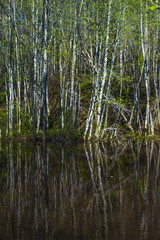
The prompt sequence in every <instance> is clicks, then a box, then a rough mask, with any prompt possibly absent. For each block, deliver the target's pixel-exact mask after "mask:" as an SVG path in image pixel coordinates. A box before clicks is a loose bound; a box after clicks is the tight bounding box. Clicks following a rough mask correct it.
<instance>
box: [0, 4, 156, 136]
mask: <svg viewBox="0 0 160 240" xmlns="http://www.w3.org/2000/svg"><path fill="white" fill-rule="evenodd" d="M159 44H160V1H159V0H155V1H152V0H123V1H122V0H105V1H104V0H65V1H64V0H6V1H3V0H0V69H1V71H0V135H1V136H2V137H13V136H36V135H41V136H44V137H46V136H53V137H54V136H58V135H59V136H61V137H63V136H64V137H65V136H67V135H68V136H71V137H79V136H81V137H83V138H84V139H85V140H91V139H106V138H113V137H118V136H123V135H125V134H128V135H133V134H138V135H158V134H159V129H160V51H159V50H160V45H159Z"/></svg>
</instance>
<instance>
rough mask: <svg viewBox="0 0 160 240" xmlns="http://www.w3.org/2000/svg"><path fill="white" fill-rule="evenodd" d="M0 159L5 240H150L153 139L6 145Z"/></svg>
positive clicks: (155, 177)
mask: <svg viewBox="0 0 160 240" xmlns="http://www.w3.org/2000/svg"><path fill="white" fill-rule="evenodd" d="M0 157H1V198H0V201H1V205H2V206H3V208H2V210H1V211H0V218H2V217H3V222H4V223H5V226H4V225H3V223H1V225H3V226H4V227H5V231H4V232H3V233H2V236H0V238H2V239H53V238H54V239H66V240H67V239H71V238H72V239H128V237H129V236H130V235H131V234H132V236H133V239H136V238H137V239H138V238H140V237H142V238H144V239H149V238H150V236H152V234H153V229H154V226H155V225H156V224H158V221H159V218H158V216H157V212H156V211H157V207H156V206H158V199H159V167H160V148H159V146H158V145H157V144H155V143H154V142H153V141H146V142H145V141H143V142H142V141H140V142H136V143H133V142H131V141H129V142H128V143H126V144H119V143H117V142H112V143H99V142H96V143H94V144H91V143H87V144H85V145H84V148H83V147H82V146H77V147H76V148H75V149H72V148H71V147H64V146H55V145H51V144H47V145H46V144H45V143H43V144H35V145H34V146H32V145H26V144H13V143H11V142H10V143H8V144H2V147H1V154H0ZM129 222H130V224H128V223H129ZM154 234H155V233H154ZM158 234H160V232H158V230H157V236H160V235H158Z"/></svg>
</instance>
